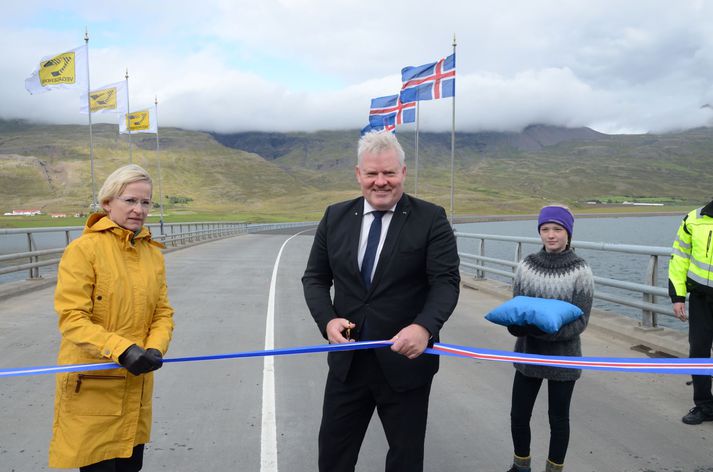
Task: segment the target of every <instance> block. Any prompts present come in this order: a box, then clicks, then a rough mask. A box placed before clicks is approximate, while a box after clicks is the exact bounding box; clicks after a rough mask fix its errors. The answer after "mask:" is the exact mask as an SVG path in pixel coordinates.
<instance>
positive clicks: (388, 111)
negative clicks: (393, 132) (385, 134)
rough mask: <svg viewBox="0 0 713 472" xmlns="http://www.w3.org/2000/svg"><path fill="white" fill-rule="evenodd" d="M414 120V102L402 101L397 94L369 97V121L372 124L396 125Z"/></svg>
mask: <svg viewBox="0 0 713 472" xmlns="http://www.w3.org/2000/svg"><path fill="white" fill-rule="evenodd" d="M415 121H416V102H411V103H403V102H402V101H401V100H400V99H399V95H398V94H396V95H387V96H385V97H377V98H372V99H371V109H370V110H369V123H370V124H371V125H373V126H382V127H388V126H392V127H393V126H396V125H402V124H404V123H414V122H415Z"/></svg>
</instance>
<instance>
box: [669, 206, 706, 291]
mask: <svg viewBox="0 0 713 472" xmlns="http://www.w3.org/2000/svg"><path fill="white" fill-rule="evenodd" d="M668 279H669V294H670V295H671V299H672V300H674V301H683V299H682V298H685V296H686V294H687V293H688V292H689V291H690V290H696V289H701V290H702V291H705V292H708V293H713V202H711V203H709V204H708V205H706V206H705V207H702V208H698V209H695V210H693V211H691V212H690V213H689V214H688V215H686V217H685V218H683V221H682V222H681V226H680V227H679V228H678V233H677V234H676V240H675V241H674V242H673V252H672V254H671V261H670V262H669V265H668ZM687 283H688V285H687Z"/></svg>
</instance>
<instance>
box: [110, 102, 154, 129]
mask: <svg viewBox="0 0 713 472" xmlns="http://www.w3.org/2000/svg"><path fill="white" fill-rule="evenodd" d="M119 132H120V133H122V134H129V133H132V134H133V133H157V132H158V123H156V108H155V107H150V108H146V109H144V110H138V111H132V112H129V113H124V115H123V119H122V120H121V121H120V122H119Z"/></svg>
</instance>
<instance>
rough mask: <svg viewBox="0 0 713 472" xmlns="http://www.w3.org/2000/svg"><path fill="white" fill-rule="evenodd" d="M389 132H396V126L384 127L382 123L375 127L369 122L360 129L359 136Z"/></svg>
mask: <svg viewBox="0 0 713 472" xmlns="http://www.w3.org/2000/svg"><path fill="white" fill-rule="evenodd" d="M384 130H386V131H391V132H392V133H395V132H396V125H386V126H384V125H383V123H382V124H381V125H375V124H374V123H371V122H369V124H367V125H366V126H364V127H363V128H362V129H361V133H360V136H364V135H365V134H366V133H371V132H378V131H384Z"/></svg>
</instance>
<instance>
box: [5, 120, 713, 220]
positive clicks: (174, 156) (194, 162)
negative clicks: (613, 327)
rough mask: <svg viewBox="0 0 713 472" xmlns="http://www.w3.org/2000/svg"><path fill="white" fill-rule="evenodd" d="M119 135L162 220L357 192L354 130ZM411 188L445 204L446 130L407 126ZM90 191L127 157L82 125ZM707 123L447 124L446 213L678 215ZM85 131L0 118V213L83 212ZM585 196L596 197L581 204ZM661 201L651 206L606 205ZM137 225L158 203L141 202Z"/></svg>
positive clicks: (712, 133) (693, 183)
mask: <svg viewBox="0 0 713 472" xmlns="http://www.w3.org/2000/svg"><path fill="white" fill-rule="evenodd" d="M160 133H161V134H160V145H161V146H160V152H158V153H157V152H156V138H155V135H149V134H142V135H134V136H132V160H133V162H135V163H138V164H140V165H142V166H144V167H145V168H146V169H147V170H148V171H149V172H150V173H151V174H152V175H153V177H154V201H156V202H158V201H159V200H160V198H159V191H158V190H159V188H158V159H160V164H161V177H162V178H161V194H162V195H163V200H162V201H163V207H164V213H165V218H164V221H167V222H178V221H189V220H190V221H196V220H199V221H209V220H212V221H217V220H239V221H251V222H254V221H297V220H316V219H319V218H320V217H321V215H322V212H323V210H324V207H325V206H326V205H328V204H329V203H332V202H336V201H340V200H344V199H348V198H353V197H355V196H357V195H358V194H359V188H358V185H357V183H356V181H355V177H354V164H355V161H356V142H357V140H358V131H356V130H350V131H321V132H316V133H269V134H268V133H238V134H234V135H213V134H210V133H206V132H199V131H188V130H181V129H176V128H162V129H161V130H160ZM398 136H399V139H400V141H401V143H402V145H403V147H404V150H405V152H406V156H407V167H408V173H407V179H406V184H405V187H406V191H407V192H410V193H413V191H414V184H415V166H414V155H415V149H414V141H415V136H414V134H413V133H410V132H401V133H399V134H398ZM419 138H420V139H419V169H418V196H419V197H422V198H426V199H428V200H431V201H434V202H436V203H438V204H440V205H442V206H444V207H445V208H446V209H449V207H450V182H451V175H450V133H421V135H420V137H419ZM93 144H94V169H95V191H98V189H99V186H100V185H101V183H102V182H103V180H104V179H105V178H106V176H107V175H108V174H109V173H110V172H111V171H113V170H114V169H116V168H117V167H119V166H121V165H123V164H126V163H128V162H129V145H128V137H127V136H119V135H118V133H117V131H116V126H114V125H104V124H100V125H95V126H94V127H93ZM712 149H713V130H712V129H710V128H702V129H695V130H689V131H685V132H679V133H669V134H661V135H618V136H611V135H603V134H599V133H596V132H593V131H591V130H586V129H579V130H567V129H563V128H554V127H532V128H528V129H526V130H524V131H523V132H522V133H458V134H457V138H456V154H455V212H456V214H457V215H458V214H461V215H476V214H488V215H492V214H523V213H533V212H536V211H537V209H539V207H541V206H542V205H543V204H545V203H548V202H553V201H556V202H561V203H566V204H568V205H570V206H571V207H573V208H574V209H575V211H587V212H598V211H601V212H617V211H632V210H635V211H641V212H647V211H679V210H681V209H685V208H689V207H691V208H692V207H694V206H696V205H700V204H701V203H704V202H706V201H708V200H709V199H710V198H711V196H712V195H711V192H710V191H709V190H708V188H709V185H710V184H709V179H708V178H707V176H708V175H709V172H708V171H709V168H710V163H711V159H710V154H711V150H712ZM91 196H92V186H91V179H90V159H89V133H88V127H87V126H60V125H38V124H29V123H25V122H18V121H3V120H0V198H1V199H0V201H1V202H2V204H1V205H0V210H1V211H0V213H4V212H7V211H11V210H12V209H19V208H25V209H26V208H39V209H42V211H43V212H44V213H50V212H61V213H67V214H69V215H73V214H75V213H86V212H87V210H88V207H89V204H90V202H91ZM592 200H598V201H600V202H603V203H607V204H605V205H601V206H598V205H596V206H595V205H589V204H587V203H586V202H587V201H592ZM623 201H638V202H662V203H664V204H665V206H664V207H636V208H635V209H633V208H632V207H631V206H620V205H617V204H618V203H621V202H623ZM151 213H152V215H153V216H152V217H150V220H151V221H157V220H158V214H159V210H158V208H154V209H153V210H152V212H151ZM83 221H84V218H83V217H80V218H56V219H55V218H49V216H46V215H44V216H35V217H0V226H5V227H8V226H45V225H60V226H73V225H78V224H83Z"/></svg>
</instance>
